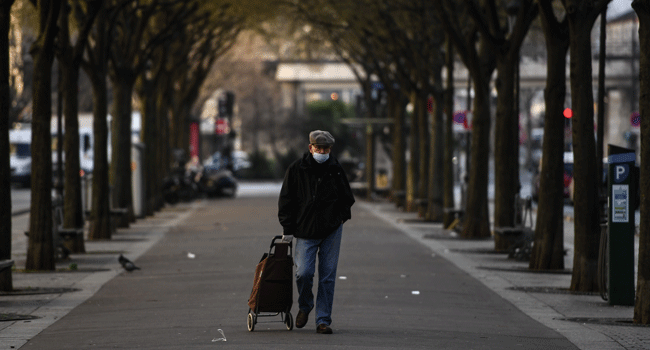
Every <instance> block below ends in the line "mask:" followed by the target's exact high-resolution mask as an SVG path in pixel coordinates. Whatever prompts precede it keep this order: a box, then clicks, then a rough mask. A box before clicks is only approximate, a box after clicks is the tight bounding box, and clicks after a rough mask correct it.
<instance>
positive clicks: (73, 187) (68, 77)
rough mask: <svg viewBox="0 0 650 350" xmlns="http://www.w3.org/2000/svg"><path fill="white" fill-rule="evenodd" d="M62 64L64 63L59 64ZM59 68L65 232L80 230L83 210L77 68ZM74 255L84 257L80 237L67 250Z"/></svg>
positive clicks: (67, 66) (75, 66)
mask: <svg viewBox="0 0 650 350" xmlns="http://www.w3.org/2000/svg"><path fill="white" fill-rule="evenodd" d="M60 62H61V63H63V62H64V60H62V61H60ZM69 63H72V62H66V63H65V64H62V68H63V69H62V70H61V72H62V73H63V76H62V79H63V80H62V82H63V84H62V86H61V87H62V89H63V101H64V105H63V114H64V115H65V119H64V120H65V134H64V135H65V136H64V138H63V151H64V152H65V171H64V175H65V178H64V182H63V189H64V191H65V192H64V196H63V215H64V216H63V226H64V227H67V228H77V227H83V226H84V221H83V212H82V211H83V207H82V205H81V178H80V176H79V174H80V169H81V166H80V161H79V109H78V105H79V92H78V91H79V65H73V64H69ZM68 249H70V250H71V252H73V253H84V252H85V251H86V249H85V247H84V241H83V235H81V236H79V237H78V238H75V239H74V242H72V244H70V245H69V246H68Z"/></svg>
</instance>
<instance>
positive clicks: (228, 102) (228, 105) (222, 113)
mask: <svg viewBox="0 0 650 350" xmlns="http://www.w3.org/2000/svg"><path fill="white" fill-rule="evenodd" d="M234 105H235V94H234V93H233V92H231V91H226V92H224V93H223V95H221V96H220V97H219V106H218V108H219V117H220V118H229V117H232V115H233V107H234Z"/></svg>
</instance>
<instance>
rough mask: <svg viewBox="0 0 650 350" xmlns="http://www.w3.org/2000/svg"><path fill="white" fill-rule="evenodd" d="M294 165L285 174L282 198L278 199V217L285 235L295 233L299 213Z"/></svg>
mask: <svg viewBox="0 0 650 350" xmlns="http://www.w3.org/2000/svg"><path fill="white" fill-rule="evenodd" d="M292 170H293V167H292V166H290V167H289V169H287V172H286V173H285V174H284V181H283V182H282V189H281V190H280V198H279V199H278V219H280V225H282V228H283V232H284V235H292V236H293V235H294V232H295V230H296V228H295V222H296V218H295V216H296V215H297V214H296V213H297V210H296V206H297V199H296V197H295V194H296V189H295V188H294V187H295V182H296V181H295V179H294V178H293V177H294V176H295V175H293V171H292Z"/></svg>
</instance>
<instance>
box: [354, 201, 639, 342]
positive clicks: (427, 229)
mask: <svg viewBox="0 0 650 350" xmlns="http://www.w3.org/2000/svg"><path fill="white" fill-rule="evenodd" d="M362 206H363V207H364V208H366V209H367V210H369V211H370V212H372V213H373V215H375V216H376V217H377V218H379V219H381V220H383V221H384V222H386V223H388V224H390V225H392V226H394V227H395V228H397V229H399V230H400V231H401V232H403V233H405V234H407V235H408V236H409V237H411V238H413V239H414V240H416V241H418V242H420V243H421V244H423V245H425V246H427V247H429V248H430V249H431V250H432V251H433V252H434V253H435V254H440V255H442V256H443V257H444V258H445V259H447V260H449V261H450V262H452V263H453V264H454V265H456V266H458V267H459V268H461V269H462V270H463V271H465V272H467V273H468V274H470V275H471V276H472V277H474V278H476V279H477V280H478V281H480V282H481V283H483V284H484V285H485V286H487V287H488V288H490V289H491V290H492V291H494V292H496V293H498V294H499V295H500V296H502V297H503V298H504V299H506V300H508V301H510V302H511V303H512V304H514V305H515V306H516V307H517V308H518V309H520V310H521V311H523V312H524V313H526V314H527V315H529V316H531V317H533V318H534V319H536V320H537V321H539V322H540V323H542V324H544V325H546V326H547V327H549V328H551V329H555V330H557V331H558V332H559V333H561V334H562V335H563V336H565V337H566V338H567V339H569V340H570V341H571V342H572V343H574V344H575V345H576V346H578V347H579V348H580V349H585V350H587V349H589V350H596V349H650V327H643V326H635V325H632V324H631V321H632V318H633V316H634V308H633V307H625V306H610V305H608V304H607V302H606V301H604V300H603V299H602V298H601V297H600V295H599V294H597V293H595V294H592V295H575V294H570V293H569V292H568V288H569V286H570V285H571V274H570V269H571V266H572V265H573V252H572V247H573V244H572V238H573V234H572V232H571V233H570V235H569V237H565V241H567V240H568V242H569V243H565V247H567V246H568V247H569V248H570V249H569V251H568V253H567V255H566V256H565V266H566V267H567V271H565V272H563V273H557V272H556V273H550V272H549V273H535V272H530V271H527V267H528V263H527V262H520V261H517V260H513V259H508V257H507V254H496V253H495V252H494V241H492V240H491V239H489V240H484V241H481V240H478V241H477V240H461V239H458V238H457V237H456V234H455V233H454V232H451V231H447V230H444V229H443V227H442V225H441V224H435V223H425V222H422V221H421V220H419V219H418V218H417V214H414V213H404V212H401V211H399V210H397V209H396V208H395V206H394V205H393V204H391V203H385V202H384V203H367V202H366V203H362ZM567 224H568V226H570V228H572V227H573V226H572V224H573V223H572V222H566V223H565V226H566V225H567ZM565 232H566V230H565ZM522 290H526V291H528V292H524V291H522ZM567 319H572V320H574V321H566V320H567ZM581 319H582V320H581ZM576 321H578V322H576Z"/></svg>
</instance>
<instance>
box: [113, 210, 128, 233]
mask: <svg viewBox="0 0 650 350" xmlns="http://www.w3.org/2000/svg"><path fill="white" fill-rule="evenodd" d="M110 215H111V222H112V225H113V227H121V228H127V227H129V208H113V209H111V210H110Z"/></svg>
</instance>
